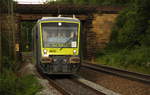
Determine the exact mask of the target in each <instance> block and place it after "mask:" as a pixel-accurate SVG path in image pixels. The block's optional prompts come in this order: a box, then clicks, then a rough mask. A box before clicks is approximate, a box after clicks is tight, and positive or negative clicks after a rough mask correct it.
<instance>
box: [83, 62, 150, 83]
mask: <svg viewBox="0 0 150 95" xmlns="http://www.w3.org/2000/svg"><path fill="white" fill-rule="evenodd" d="M82 67H84V68H89V69H92V70H95V71H100V72H104V73H109V74H113V75H117V76H120V77H125V78H128V79H131V80H136V81H140V82H143V83H149V84H150V75H146V74H140V73H136V72H130V71H126V70H121V69H117V68H112V67H108V66H104V65H99V64H95V63H94V64H91V62H88V61H83V64H82Z"/></svg>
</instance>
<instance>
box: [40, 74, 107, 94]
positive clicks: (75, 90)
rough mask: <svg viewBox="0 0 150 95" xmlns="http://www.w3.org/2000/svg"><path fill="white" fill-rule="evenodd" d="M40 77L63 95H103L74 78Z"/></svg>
mask: <svg viewBox="0 0 150 95" xmlns="http://www.w3.org/2000/svg"><path fill="white" fill-rule="evenodd" d="M42 76H43V77H44V78H45V79H47V80H48V81H49V83H50V85H52V86H53V87H54V88H56V89H57V90H58V91H59V92H61V93H62V94H63V95H105V94H104V93H102V92H99V91H97V90H95V89H93V88H91V87H89V86H87V85H85V84H84V83H81V82H80V81H78V80H77V79H76V77H75V76H48V75H42Z"/></svg>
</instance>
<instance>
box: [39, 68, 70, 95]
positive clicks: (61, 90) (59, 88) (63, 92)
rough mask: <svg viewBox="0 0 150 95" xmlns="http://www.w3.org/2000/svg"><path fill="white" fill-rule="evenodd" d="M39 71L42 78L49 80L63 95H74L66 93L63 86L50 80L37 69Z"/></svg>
mask: <svg viewBox="0 0 150 95" xmlns="http://www.w3.org/2000/svg"><path fill="white" fill-rule="evenodd" d="M37 71H38V73H39V74H40V76H41V77H42V78H44V79H46V80H48V82H49V84H50V85H52V86H53V87H54V88H55V89H57V90H58V91H59V92H60V93H61V94H62V95H72V94H71V93H69V92H68V91H66V90H65V89H64V88H62V87H61V86H59V85H58V84H57V82H56V81H55V80H53V79H50V78H49V77H48V76H47V75H46V74H44V73H42V72H41V71H40V70H39V69H38V67H37Z"/></svg>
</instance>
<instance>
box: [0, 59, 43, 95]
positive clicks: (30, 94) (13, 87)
mask: <svg viewBox="0 0 150 95" xmlns="http://www.w3.org/2000/svg"><path fill="white" fill-rule="evenodd" d="M2 65H3V66H2V67H3V68H2V71H1V72H0V93H1V94H2V95H35V94H36V93H37V91H39V90H40V88H41V86H40V85H39V84H38V81H37V80H36V79H35V78H34V76H32V75H28V76H23V77H20V76H18V75H17V73H16V71H17V70H18V68H19V66H18V64H16V63H15V62H13V61H11V60H10V59H9V58H7V57H3V64H2Z"/></svg>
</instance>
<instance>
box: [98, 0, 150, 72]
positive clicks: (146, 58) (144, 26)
mask: <svg viewBox="0 0 150 95" xmlns="http://www.w3.org/2000/svg"><path fill="white" fill-rule="evenodd" d="M149 8H150V1H149V0H143V1H141V0H133V2H131V3H130V5H129V6H128V8H126V9H124V10H123V11H122V12H121V13H120V15H119V16H118V18H117V20H116V24H115V25H114V27H113V28H112V35H111V40H110V42H109V43H108V46H107V47H106V48H105V49H104V50H100V51H99V52H98V53H97V57H96V61H97V62H98V63H101V64H104V65H109V66H113V67H117V68H121V69H125V70H129V71H135V72H140V73H145V74H150V20H149V17H150V12H149Z"/></svg>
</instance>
